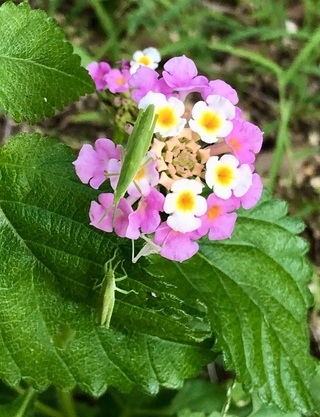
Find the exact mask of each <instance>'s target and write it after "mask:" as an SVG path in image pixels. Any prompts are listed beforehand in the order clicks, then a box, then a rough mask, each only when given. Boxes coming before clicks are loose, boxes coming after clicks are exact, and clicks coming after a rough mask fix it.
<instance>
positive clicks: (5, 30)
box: [0, 2, 95, 123]
mask: <svg viewBox="0 0 320 417" xmlns="http://www.w3.org/2000/svg"><path fill="white" fill-rule="evenodd" d="M94 90H95V87H94V83H93V81H92V79H91V77H90V76H89V74H88V72H87V71H86V70H85V69H84V68H82V67H81V66H80V58H79V56H77V55H74V54H73V51H72V46H71V45H70V44H69V43H68V42H66V40H65V38H64V34H63V32H62V30H61V29H60V28H59V27H58V26H57V25H56V23H55V22H54V20H53V19H51V18H48V17H47V16H46V14H45V12H44V11H42V10H31V9H30V6H29V5H28V4H27V3H25V2H24V3H20V4H19V5H18V6H15V5H14V4H13V3H12V2H6V3H4V4H3V5H2V6H1V7H0V106H3V107H4V109H5V110H6V112H8V113H9V114H10V115H11V116H12V117H13V118H14V119H15V120H16V121H21V120H22V118H23V117H25V118H26V119H27V121H29V122H31V123H34V122H35V121H36V120H37V119H44V118H45V117H48V116H52V115H53V114H54V111H55V109H62V108H64V107H65V106H66V105H67V104H69V103H70V102H71V101H75V100H78V99H79V97H80V96H82V95H84V94H86V93H92V92H94Z"/></svg>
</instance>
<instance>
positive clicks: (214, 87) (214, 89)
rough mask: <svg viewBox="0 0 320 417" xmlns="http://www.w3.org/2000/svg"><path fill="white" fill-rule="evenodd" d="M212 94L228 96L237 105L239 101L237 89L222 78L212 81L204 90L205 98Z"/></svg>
mask: <svg viewBox="0 0 320 417" xmlns="http://www.w3.org/2000/svg"><path fill="white" fill-rule="evenodd" d="M211 94H216V95H218V96H222V97H224V98H227V99H228V100H229V101H231V103H232V104H233V105H236V104H237V103H238V101H239V98H238V94H237V92H236V90H235V89H234V88H232V87H231V85H230V84H228V83H226V82H225V81H222V80H212V81H210V82H209V87H208V88H206V89H205V90H204V91H203V93H202V97H203V99H204V100H206V98H207V97H208V96H209V95H211Z"/></svg>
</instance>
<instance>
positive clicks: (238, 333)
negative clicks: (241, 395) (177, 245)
mask: <svg viewBox="0 0 320 417" xmlns="http://www.w3.org/2000/svg"><path fill="white" fill-rule="evenodd" d="M286 214H287V206H286V204H285V203H284V202H282V201H270V200H268V201H265V202H261V203H260V204H259V205H258V206H257V207H256V208H255V209H253V210H251V211H249V212H243V213H242V214H240V216H239V219H238V220H237V225H236V229H235V231H234V233H233V236H232V239H229V240H225V241H222V242H220V243H219V242H215V243H212V242H209V241H206V240H203V243H202V245H201V250H200V252H199V253H198V254H197V255H196V256H194V257H193V258H192V259H190V260H189V261H187V262H184V263H182V264H174V263H169V262H168V263H167V264H166V265H164V264H163V261H159V260H157V258H155V257H154V258H153V259H154V265H153V266H152V267H151V268H150V270H151V271H152V272H153V273H155V274H157V273H158V274H159V276H161V271H163V270H166V271H168V272H167V273H169V270H171V271H170V274H171V280H172V282H173V283H174V284H175V286H176V287H177V288H180V287H181V286H183V288H184V290H185V294H184V299H186V300H187V299H188V296H190V294H192V297H193V298H198V299H199V300H201V302H203V303H204V304H205V305H206V306H207V309H208V315H209V318H210V321H211V324H212V328H213V330H214V333H215V335H216V337H217V343H216V349H218V350H222V351H223V353H224V357H225V360H226V363H227V365H228V366H229V367H230V368H231V369H234V370H235V371H236V374H237V377H238V379H239V380H240V381H241V382H243V383H244V384H245V386H246V387H247V388H250V387H254V388H255V389H258V390H259V392H260V395H261V397H262V399H263V400H264V401H266V402H273V403H275V404H277V405H278V406H279V407H280V408H282V409H285V410H296V409H297V410H302V411H306V410H310V409H312V408H313V407H314V405H313V400H312V397H311V394H310V384H311V379H312V377H313V375H314V372H315V364H314V362H313V360H312V359H311V357H310V356H309V336H308V328H307V309H308V307H309V306H310V303H311V301H312V300H311V296H310V293H309V291H308V288H307V282H308V280H309V279H310V267H309V264H308V262H307V261H306V259H305V257H304V255H305V253H306V251H307V244H306V243H305V242H304V241H303V240H302V239H301V238H299V237H297V236H296V235H295V233H298V232H301V230H302V228H303V225H302V224H301V222H299V221H296V220H293V219H289V218H287V217H285V216H286ZM157 262H159V266H158V265H157ZM187 283H189V284H187ZM181 296H182V295H181V294H180V297H181Z"/></svg>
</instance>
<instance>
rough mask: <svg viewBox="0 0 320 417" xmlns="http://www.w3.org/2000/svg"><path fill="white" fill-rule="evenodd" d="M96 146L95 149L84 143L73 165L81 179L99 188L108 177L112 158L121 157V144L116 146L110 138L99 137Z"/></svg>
mask: <svg viewBox="0 0 320 417" xmlns="http://www.w3.org/2000/svg"><path fill="white" fill-rule="evenodd" d="M94 146H95V149H94V148H93V147H92V146H91V145H88V144H85V145H83V146H82V148H81V150H80V152H79V155H78V158H77V159H76V160H75V161H74V162H73V165H74V166H75V169H76V173H77V175H78V177H79V178H80V180H81V181H82V182H83V183H84V184H88V183H90V185H91V187H92V188H95V189H97V188H99V187H100V185H101V184H102V183H103V182H104V181H105V179H106V172H107V171H108V164H109V161H110V159H112V158H115V159H120V148H121V145H117V146H115V144H114V143H113V142H112V141H111V140H110V139H106V138H99V139H97V140H96V141H95V144H94Z"/></svg>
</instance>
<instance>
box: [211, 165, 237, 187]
mask: <svg viewBox="0 0 320 417" xmlns="http://www.w3.org/2000/svg"><path fill="white" fill-rule="evenodd" d="M216 179H217V182H218V183H219V184H220V185H225V186H230V185H231V184H232V182H233V181H234V179H235V176H234V170H233V169H232V168H230V167H229V166H228V165H221V166H219V167H218V168H217V171H216Z"/></svg>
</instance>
